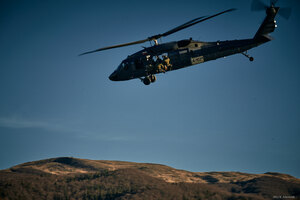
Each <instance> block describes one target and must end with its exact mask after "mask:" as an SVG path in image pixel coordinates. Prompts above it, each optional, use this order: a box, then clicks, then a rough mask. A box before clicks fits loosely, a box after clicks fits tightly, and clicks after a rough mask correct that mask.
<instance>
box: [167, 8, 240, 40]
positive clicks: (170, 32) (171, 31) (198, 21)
mask: <svg viewBox="0 0 300 200" xmlns="http://www.w3.org/2000/svg"><path fill="white" fill-rule="evenodd" d="M234 10H236V9H235V8H232V9H228V10H225V11H223V12H219V13H217V14H215V15H211V16H209V17H205V18H204V17H199V18H196V19H193V20H191V21H189V22H187V23H185V24H183V25H181V26H178V27H176V28H174V29H172V30H170V31H167V32H165V33H163V34H161V36H163V37H165V36H168V35H171V34H173V33H175V32H178V31H180V30H183V29H186V28H188V27H191V26H193V25H195V24H198V23H200V22H203V21H206V20H208V19H211V18H214V17H216V16H219V15H222V14H224V13H227V12H231V11H234ZM203 18H204V19H203Z"/></svg>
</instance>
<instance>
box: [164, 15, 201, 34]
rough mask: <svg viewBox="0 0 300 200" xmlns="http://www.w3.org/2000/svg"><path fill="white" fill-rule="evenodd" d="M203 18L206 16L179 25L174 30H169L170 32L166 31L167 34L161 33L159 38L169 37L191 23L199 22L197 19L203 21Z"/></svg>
mask: <svg viewBox="0 0 300 200" xmlns="http://www.w3.org/2000/svg"><path fill="white" fill-rule="evenodd" d="M204 17H206V16H202V17H198V18H196V19H193V20H191V21H188V22H186V23H184V24H182V25H180V26H177V27H175V28H173V29H171V30H169V31H167V32H165V33H163V34H161V36H167V35H171V34H172V33H175V32H177V31H178V30H179V29H180V28H182V27H185V26H186V25H188V24H191V23H193V22H195V21H197V20H199V19H203V18H204ZM180 30H181V29H180Z"/></svg>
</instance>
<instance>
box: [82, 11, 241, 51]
mask: <svg viewBox="0 0 300 200" xmlns="http://www.w3.org/2000/svg"><path fill="white" fill-rule="evenodd" d="M234 10H236V9H229V10H225V11H223V12H220V13H217V14H215V15H211V16H209V17H205V16H203V17H198V18H196V19H193V20H190V21H188V22H186V23H184V24H182V25H180V26H177V27H175V28H173V29H171V30H169V31H167V32H165V33H163V34H158V35H154V36H151V37H148V38H147V39H144V40H138V41H135V42H129V43H124V44H119V45H113V46H108V47H103V48H100V49H96V50H93V51H88V52H85V53H82V54H80V55H79V56H82V55H85V54H89V53H95V52H98V51H104V50H107V49H113V48H118V47H124V46H130V45H134V44H140V43H144V42H147V41H152V40H157V39H159V38H161V37H165V36H168V35H171V34H173V33H175V32H178V31H180V30H182V29H185V28H188V27H190V26H193V25H195V24H198V23H200V22H203V21H205V20H208V19H211V18H213V17H216V16H218V15H221V14H224V13H227V12H231V11H234ZM203 18H204V19H203Z"/></svg>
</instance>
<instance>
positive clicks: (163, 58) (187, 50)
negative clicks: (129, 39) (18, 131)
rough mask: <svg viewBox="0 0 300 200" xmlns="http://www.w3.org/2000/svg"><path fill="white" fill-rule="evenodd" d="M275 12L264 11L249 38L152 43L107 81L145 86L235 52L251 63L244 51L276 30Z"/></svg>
mask: <svg viewBox="0 0 300 200" xmlns="http://www.w3.org/2000/svg"><path fill="white" fill-rule="evenodd" d="M278 10H279V7H274V6H273V5H272V6H271V7H269V8H267V9H266V14H267V16H266V17H265V19H264V21H263V23H262V24H261V26H260V27H259V29H258V31H257V32H256V34H255V36H254V37H253V38H250V39H243V40H227V41H216V42H201V41H195V40H192V39H187V40H180V41H175V42H168V43H163V44H157V42H156V45H154V46H152V47H148V48H144V49H143V50H141V51H138V52H136V53H134V54H132V55H130V56H128V57H127V58H126V59H125V60H123V61H122V63H121V64H120V65H119V67H118V68H117V69H116V70H115V71H114V72H113V73H112V74H111V75H110V76H109V79H110V80H113V81H124V80H130V79H134V78H140V79H142V80H144V83H145V84H146V85H148V84H150V82H154V81H155V79H156V78H155V76H154V74H157V73H164V72H166V71H173V70H177V69H181V68H185V67H189V66H192V65H197V64H200V63H203V62H207V61H210V60H215V59H218V58H222V57H225V56H230V55H233V54H237V53H242V54H243V55H245V56H247V57H248V58H249V59H250V61H253V58H252V57H250V56H248V55H247V54H246V53H244V52H246V51H247V50H249V49H251V48H253V47H257V46H259V45H261V44H263V43H266V42H269V41H270V40H271V37H270V36H269V33H271V32H273V31H274V30H275V28H276V27H277V26H276V21H275V20H274V18H275V16H276V14H277V13H278ZM130 44H131V43H130ZM142 77H145V78H144V79H143V78H142ZM151 77H152V79H153V80H151ZM149 81H150V82H149Z"/></svg>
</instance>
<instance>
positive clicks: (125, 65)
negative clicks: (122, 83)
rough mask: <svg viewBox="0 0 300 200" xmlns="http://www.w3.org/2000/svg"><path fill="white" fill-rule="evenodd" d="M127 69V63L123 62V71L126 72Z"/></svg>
mask: <svg viewBox="0 0 300 200" xmlns="http://www.w3.org/2000/svg"><path fill="white" fill-rule="evenodd" d="M128 68H129V65H128V62H123V69H124V70H128Z"/></svg>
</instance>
